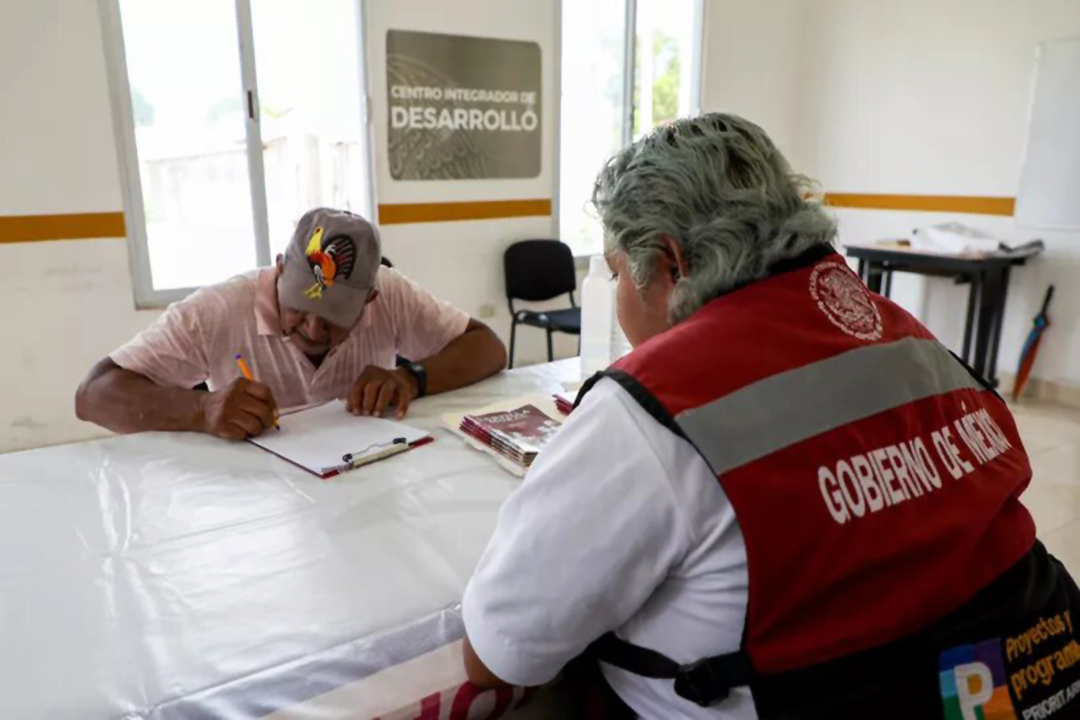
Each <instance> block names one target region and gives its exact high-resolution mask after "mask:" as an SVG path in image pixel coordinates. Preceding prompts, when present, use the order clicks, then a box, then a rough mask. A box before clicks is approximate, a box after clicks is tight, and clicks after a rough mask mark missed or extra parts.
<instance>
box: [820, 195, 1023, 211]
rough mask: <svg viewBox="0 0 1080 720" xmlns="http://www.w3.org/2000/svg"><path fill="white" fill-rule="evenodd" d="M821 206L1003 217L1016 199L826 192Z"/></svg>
mask: <svg viewBox="0 0 1080 720" xmlns="http://www.w3.org/2000/svg"><path fill="white" fill-rule="evenodd" d="M825 204H826V205H829V206H831V207H842V208H863V209H867V210H916V211H920V212H948V213H973V214H976V215H1007V216H1011V215H1012V214H1013V212H1014V211H1015V210H1016V198H1006V197H974V196H971V197H969V196H964V195H862V194H858V193H827V194H826V195H825Z"/></svg>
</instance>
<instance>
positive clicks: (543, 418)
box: [443, 395, 562, 475]
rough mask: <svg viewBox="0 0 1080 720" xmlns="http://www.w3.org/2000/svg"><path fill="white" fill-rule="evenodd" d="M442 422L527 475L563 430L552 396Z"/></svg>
mask: <svg viewBox="0 0 1080 720" xmlns="http://www.w3.org/2000/svg"><path fill="white" fill-rule="evenodd" d="M443 422H444V423H445V424H446V425H447V427H449V428H451V429H452V430H454V431H455V432H457V433H460V434H461V435H462V436H463V437H464V438H465V440H466V441H467V442H468V443H469V444H470V445H472V446H473V447H474V448H476V449H478V450H483V451H484V452H486V453H488V454H489V455H491V456H492V457H494V458H495V459H496V460H497V461H498V462H499V464H500V465H502V466H503V467H504V468H506V469H507V470H509V471H510V472H512V473H514V474H515V475H524V474H525V472H526V471H527V470H528V469H529V468H530V467H531V466H532V464H533V461H534V460H536V456H537V455H538V454H539V453H540V451H541V450H543V449H544V446H545V445H547V444H548V443H549V442H550V441H551V439H552V438H553V437H555V434H556V433H557V432H558V431H559V429H560V428H561V427H562V415H561V413H559V412H558V411H557V410H556V409H555V402H554V398H553V397H552V396H551V395H547V396H544V395H524V396H521V397H518V398H514V399H511V400H506V401H504V402H500V403H497V404H495V405H489V406H488V407H485V408H481V409H479V410H474V411H472V412H468V413H464V414H457V415H454V414H451V415H445V416H443Z"/></svg>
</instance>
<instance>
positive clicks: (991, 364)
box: [845, 240, 1043, 386]
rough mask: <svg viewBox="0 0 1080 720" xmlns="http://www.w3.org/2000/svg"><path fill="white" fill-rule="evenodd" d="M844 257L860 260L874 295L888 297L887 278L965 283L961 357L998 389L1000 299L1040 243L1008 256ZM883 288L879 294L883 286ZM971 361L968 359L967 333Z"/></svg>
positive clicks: (873, 249) (892, 250)
mask: <svg viewBox="0 0 1080 720" xmlns="http://www.w3.org/2000/svg"><path fill="white" fill-rule="evenodd" d="M845 249H846V251H847V254H848V257H853V258H857V259H858V261H859V275H860V276H862V279H863V280H864V281H865V282H866V286H867V287H868V288H870V290H872V291H873V292H876V293H879V294H882V295H884V296H885V297H888V296H889V293H890V291H891V290H892V274H893V273H894V272H909V273H916V274H918V275H930V276H935V277H951V278H954V279H955V281H956V283H957V284H963V283H969V284H970V285H971V291H970V292H969V294H968V307H967V319H966V320H965V322H964V345H963V348H962V351H961V353H960V356H961V357H962V358H963V359H964V362H966V363H968V364H970V365H971V366H972V367H973V368H974V369H975V370H976V372H978V373H979V374H980V375H982V376H983V377H985V378H986V379H987V380H989V381H990V382H991V383H993V384H994V385H995V386H997V356H998V347H999V345H1000V344H1001V323H1002V321H1003V320H1004V319H1005V297H1006V295H1007V294H1008V292H1009V272H1010V270H1011V269H1012V267H1013V266H1014V265H1023V264H1024V263H1026V262H1027V260H1028V258H1031V257H1034V256H1036V255H1038V254H1039V253H1041V252H1042V251H1043V243H1042V241H1039V240H1036V241H1035V242H1031V243H1028V244H1026V245H1022V246H1020V247H1017V248H1014V249H1012V250H1009V251H1002V252H1000V253H993V254H989V255H981V256H965V255H942V254H936V253H924V252H917V251H912V250H908V249H905V248H900V247H896V246H888V245H885V246H861V245H849V246H847V247H846V248H845ZM882 286H884V289H883V287H882ZM973 329H974V338H975V358H974V361H973V360H972V358H971V340H972V330H973Z"/></svg>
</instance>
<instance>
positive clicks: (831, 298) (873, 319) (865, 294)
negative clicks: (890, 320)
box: [810, 262, 882, 340]
mask: <svg viewBox="0 0 1080 720" xmlns="http://www.w3.org/2000/svg"><path fill="white" fill-rule="evenodd" d="M810 296H811V297H813V298H814V302H816V303H817V306H818V307H819V308H820V309H821V312H823V313H825V317H827V318H829V320H830V322H832V324H833V325H835V326H836V327H838V328H840V329H841V330H843V331H844V332H846V333H847V334H848V335H851V336H853V337H857V338H859V339H860V340H880V339H881V331H882V329H881V313H880V312H878V309H877V306H876V305H875V304H874V301H873V300H872V299H871V297H870V291H869V290H867V289H866V287H865V286H864V285H863V284H862V283H861V282H860V281H859V280H858V278H856V277H855V276H854V275H853V274H852V273H851V270H849V269H848V267H847V265H844V264H843V263H838V262H826V263H821V264H820V265H818V266H817V267H815V268H814V271H813V272H812V273H810Z"/></svg>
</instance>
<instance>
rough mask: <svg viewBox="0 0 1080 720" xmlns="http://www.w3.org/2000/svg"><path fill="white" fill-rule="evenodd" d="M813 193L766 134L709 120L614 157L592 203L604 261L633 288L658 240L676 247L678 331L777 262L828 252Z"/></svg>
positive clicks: (667, 128) (668, 128)
mask: <svg viewBox="0 0 1080 720" xmlns="http://www.w3.org/2000/svg"><path fill="white" fill-rule="evenodd" d="M810 188H811V183H810V181H809V180H808V179H807V178H805V177H803V176H802V175H796V174H794V173H792V171H791V167H790V166H789V165H788V162H787V160H785V159H784V156H783V155H782V154H781V153H780V151H779V150H777V149H776V146H775V145H773V143H772V141H771V140H770V139H769V137H768V135H766V134H765V131H764V130H762V129H761V128H759V127H758V126H757V125H754V124H753V123H751V122H748V121H746V120H744V119H742V118H740V117H737V116H735V115H725V114H722V113H712V114H708V115H702V116H701V117H696V118H690V119H685V120H677V121H675V122H673V123H670V124H667V125H662V126H660V127H658V128H657V129H656V130H654V131H653V132H652V133H651V134H649V135H647V136H645V137H643V138H642V139H640V140H638V141H637V142H635V143H633V144H632V145H629V146H627V147H625V148H623V149H622V150H620V151H619V152H618V153H616V154H615V156H614V157H612V158H611V159H610V160H608V162H607V164H606V165H605V166H604V168H603V170H601V171H600V174H599V175H598V176H597V178H596V185H595V186H594V188H593V195H592V202H593V205H594V206H595V207H596V209H597V211H598V212H599V214H600V219H601V221H602V222H603V224H604V231H605V233H604V234H605V246H606V250H607V252H609V253H610V252H613V251H619V250H621V251H624V252H625V253H626V254H627V257H628V261H629V268H630V273H631V279H632V280H633V282H634V284H635V285H636V286H637V287H638V288H643V287H645V285H646V284H647V283H648V280H649V278H650V277H652V273H653V268H654V263H655V262H656V259H657V258H658V257H659V256H660V253H661V252H662V251H663V250H662V249H663V244H662V241H661V236H663V235H667V236H669V237H671V238H672V239H673V240H675V241H676V242H677V243H679V244H680V245H681V247H682V251H683V256H684V258H685V260H686V263H687V265H688V266H689V272H688V273H687V275H686V276H685V277H682V278H680V279H679V281H678V282H677V283H676V285H675V289H674V291H673V292H672V296H671V312H670V318H669V319H670V321H671V322H672V323H673V324H674V323H678V322H680V321H682V320H685V319H686V318H688V317H689V316H690V315H692V314H693V313H694V312H695V311H696V310H697V309H698V308H700V307H701V306H702V305H704V304H705V303H707V302H709V301H710V300H712V299H714V298H716V297H718V296H720V295H722V294H724V293H726V292H730V291H731V290H733V289H735V288H738V287H741V286H742V285H745V284H747V283H750V282H754V281H755V280H760V279H761V278H763V277H765V275H766V274H767V272H768V269H769V267H770V266H771V265H772V264H773V263H775V262H777V261H780V260H785V259H788V258H793V257H796V256H798V255H800V254H802V253H803V252H805V251H806V250H808V249H810V248H811V247H814V246H815V245H828V244H831V243H832V241H833V239H834V238H835V237H836V224H835V222H833V220H832V219H831V218H830V217H829V216H828V215H827V214H826V213H825V211H824V210H823V209H822V208H821V206H820V204H818V203H816V202H813V201H810V200H808V199H807V198H808V196H809V191H810Z"/></svg>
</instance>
